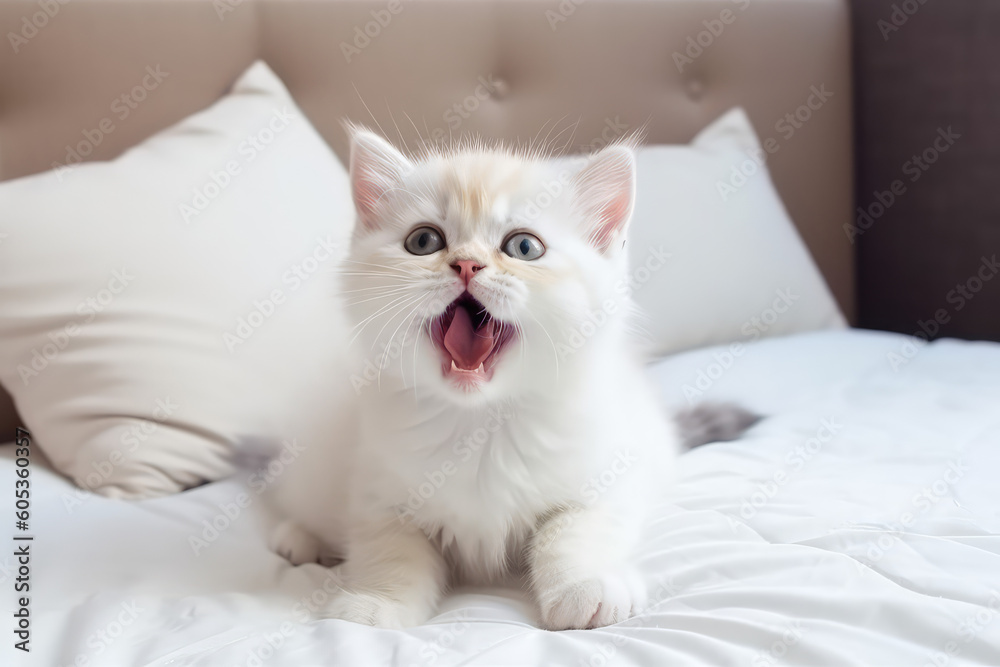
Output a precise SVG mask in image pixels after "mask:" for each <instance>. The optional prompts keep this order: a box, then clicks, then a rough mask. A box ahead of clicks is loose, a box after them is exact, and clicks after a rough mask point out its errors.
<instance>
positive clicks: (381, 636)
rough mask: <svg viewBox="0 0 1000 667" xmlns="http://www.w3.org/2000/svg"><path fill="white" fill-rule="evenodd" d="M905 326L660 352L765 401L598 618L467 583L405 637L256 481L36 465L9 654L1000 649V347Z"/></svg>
mask: <svg viewBox="0 0 1000 667" xmlns="http://www.w3.org/2000/svg"><path fill="white" fill-rule="evenodd" d="M910 340H911V339H909V338H905V337H901V336H896V335H890V334H876V333H870V332H859V331H851V332H829V333H817V334H808V335H800V336H795V337H790V338H783V339H772V340H766V341H760V342H757V343H753V344H750V345H748V346H746V347H745V348H743V353H742V354H739V355H732V353H731V352H729V351H728V350H727V348H712V349H708V350H700V351H696V352H691V353H686V354H683V355H678V356H676V357H674V358H672V359H669V360H667V361H665V362H662V363H660V364H659V365H657V366H655V367H653V368H652V369H651V371H650V372H651V374H652V375H653V376H654V377H655V378H656V380H657V381H658V382H659V384H660V385H661V386H662V388H663V390H664V392H665V394H666V396H667V398H668V399H669V400H671V401H672V402H674V403H676V404H684V403H685V402H686V398H685V396H686V395H687V396H694V395H696V394H699V393H700V394H701V395H702V396H703V398H705V399H713V400H718V399H734V400H738V401H740V402H742V403H744V404H745V405H747V406H749V407H751V408H752V409H754V410H756V411H758V412H761V413H763V414H766V415H767V418H766V419H765V420H764V421H762V422H761V423H760V424H759V425H758V426H756V427H754V428H753V429H752V430H751V431H750V432H749V433H748V434H747V435H746V436H745V437H744V438H743V439H742V440H740V441H738V442H734V443H729V444H717V445H710V446H707V447H704V448H702V449H699V450H695V451H693V452H690V453H688V454H686V455H685V456H684V457H683V459H682V461H681V463H680V470H681V479H680V483H679V485H678V486H676V487H675V488H673V489H667V490H665V494H666V495H665V499H664V500H663V502H662V503H661V505H660V507H659V508H658V511H657V512H656V513H655V516H656V519H655V520H654V521H653V522H652V523H651V524H650V525H649V527H648V533H647V538H646V540H645V544H644V546H643V549H642V553H641V555H640V562H641V566H642V570H643V572H644V573H645V575H646V578H647V580H648V583H649V586H650V591H651V598H652V604H651V606H650V608H649V609H648V610H647V611H646V612H645V613H643V614H642V615H641V616H639V617H637V618H634V619H632V620H630V621H628V622H626V623H622V624H619V625H617V626H612V627H608V628H604V629H601V630H586V631H567V632H559V633H552V632H545V631H541V630H538V629H537V628H536V627H535V623H534V608H533V606H532V605H531V604H530V603H529V601H528V600H527V599H526V598H525V597H524V595H523V594H522V593H521V592H519V591H516V590H504V589H488V590H482V589H479V590H459V591H456V592H455V593H454V594H452V595H451V596H450V597H449V598H448V599H447V600H446V602H445V604H444V606H443V608H442V609H441V611H440V613H439V615H438V616H437V617H435V618H434V619H433V620H432V621H431V623H430V624H428V625H426V626H423V627H419V628H414V629H412V630H407V631H387V630H379V629H374V628H370V627H362V626H359V625H353V624H350V623H345V622H343V621H333V620H313V619H311V618H310V617H309V613H308V607H310V606H315V604H316V603H321V602H322V600H323V599H324V597H326V596H327V595H328V594H329V593H328V591H330V590H335V586H336V578H335V576H334V575H333V574H332V573H331V572H330V571H328V570H325V569H323V568H321V567H319V566H306V567H299V568H295V567H291V566H290V565H288V564H287V563H286V562H284V561H283V560H281V559H280V558H278V557H277V556H274V555H273V554H271V553H269V552H268V551H267V549H266V548H265V546H264V544H263V540H262V538H261V536H260V534H259V531H258V524H257V521H256V519H255V516H254V515H255V513H256V512H258V511H259V509H260V507H259V505H260V503H259V502H258V500H257V498H258V496H257V493H256V489H257V488H259V486H260V485H259V484H256V480H254V482H248V481H247V480H246V479H241V480H230V481H226V482H222V483H216V484H211V485H208V486H205V487H202V488H198V489H195V490H192V491H189V492H186V493H183V494H181V495H178V496H174V497H170V498H165V499H161V500H156V501H149V502H143V503H135V504H127V503H121V502H114V501H108V500H104V499H102V498H98V497H94V496H88V495H83V494H81V493H78V492H76V491H75V490H74V489H73V487H72V486H71V485H70V484H69V483H67V482H66V481H65V480H63V479H62V478H60V477H58V476H56V475H54V474H52V473H50V472H48V471H47V470H45V469H44V468H43V467H42V465H41V464H40V462H38V461H37V460H36V461H35V463H34V469H33V476H32V478H33V487H32V491H33V509H34V512H33V517H32V526H31V533H32V534H34V535H35V541H34V542H33V543H32V547H31V549H32V561H31V567H32V574H31V577H32V579H31V586H32V590H31V613H32V629H31V632H32V635H31V652H30V653H29V654H24V653H22V652H20V651H16V650H14V649H13V644H14V642H15V641H16V639H15V638H14V636H13V634H12V633H11V630H10V629H8V628H12V627H13V622H12V616H11V614H12V613H13V610H14V598H13V584H14V577H16V576H17V574H16V572H15V567H14V565H15V564H14V558H13V556H12V555H11V554H12V551H13V548H10V549H8V548H7V547H3V550H2V552H0V553H2V554H3V555H0V590H2V591H3V598H2V599H3V601H4V602H3V607H4V618H6V619H7V620H6V622H5V626H7V627H5V628H4V630H3V633H2V636H4V637H5V638H6V639H5V640H4V641H3V646H2V649H0V655H2V656H3V658H2V660H0V663H2V664H3V665H31V666H41V665H45V666H48V665H80V666H81V667H84V666H87V665H100V666H104V665H109V666H117V665H158V666H164V667H166V666H171V667H179V666H182V665H212V666H216V665H218V666H228V665H233V666H236V665H240V666H255V665H348V666H351V667H354V666H361V667H363V666H365V665H383V664H385V665H389V664H394V665H423V666H431V665H442V666H443V665H572V666H574V667H577V666H581V667H582V666H590V665H593V666H595V667H597V666H600V665H619V664H622V665H626V664H634V665H683V664H712V665H749V666H752V667H767V666H770V665H779V664H799V665H821V664H825V665H846V664H857V665H914V666H918V667H919V666H922V665H931V666H936V667H947V666H951V665H968V664H980V665H1000V485H998V476H1000V345H997V344H989V343H964V342H958V341H951V340H945V341H940V342H937V343H934V344H932V345H929V346H925V347H922V348H918V347H914V346H913V345H912V343H910V342H909V341H910ZM0 453H2V459H0V494H2V495H3V496H4V497H5V498H8V499H9V498H12V497H13V489H14V465H13V451H12V449H11V448H10V447H3V448H2V449H0ZM240 494H244V495H242V496H241V495H240ZM9 502H10V501H9V500H8V501H5V503H4V505H5V506H7V507H9V505H8V503H9ZM241 505H245V507H241ZM11 515H12V511H11V512H5V513H4V518H3V524H4V527H5V532H10V531H11V530H12V527H11V525H12V523H13V517H12V516H11ZM206 522H207V523H206ZM212 523H214V524H215V526H216V527H215V528H209V527H206V526H211V524H212ZM192 538H195V539H192ZM198 540H202V541H201V542H199V541H198ZM7 544H12V542H10V541H8V542H7ZM196 551H197V553H196Z"/></svg>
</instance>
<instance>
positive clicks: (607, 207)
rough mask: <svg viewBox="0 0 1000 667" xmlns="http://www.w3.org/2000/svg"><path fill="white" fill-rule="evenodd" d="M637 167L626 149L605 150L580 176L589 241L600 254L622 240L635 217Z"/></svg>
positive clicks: (581, 200) (581, 196)
mask: <svg viewBox="0 0 1000 667" xmlns="http://www.w3.org/2000/svg"><path fill="white" fill-rule="evenodd" d="M634 183H635V166H634V161H633V157H632V152H631V151H630V150H629V149H628V148H626V147H624V146H614V147H611V148H609V149H605V150H604V151H602V152H601V153H598V154H597V155H595V156H594V157H593V158H592V162H591V164H590V165H588V166H587V167H586V168H585V169H584V171H583V172H582V173H581V174H580V177H579V181H578V193H579V194H578V196H579V198H580V202H581V204H582V213H583V215H584V216H585V217H586V219H587V221H588V225H589V228H588V230H587V240H588V241H589V242H590V243H591V245H593V246H594V247H595V248H597V249H598V250H599V251H601V252H602V253H603V252H607V250H608V249H609V248H610V247H611V246H612V245H614V244H616V242H617V241H618V240H619V239H620V238H621V236H622V234H623V232H624V231H625V227H626V226H627V225H628V222H629V218H631V217H632V200H633V197H634Z"/></svg>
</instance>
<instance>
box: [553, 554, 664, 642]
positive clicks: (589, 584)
mask: <svg viewBox="0 0 1000 667" xmlns="http://www.w3.org/2000/svg"><path fill="white" fill-rule="evenodd" d="M539 604H540V606H541V611H542V627H543V628H545V629H546V630H573V629H577V630H579V629H584V628H601V627H604V626H605V625H611V624H613V623H621V622H622V621H625V620H628V619H629V618H631V617H632V616H634V615H635V614H638V613H639V612H641V611H642V608H643V606H644V605H645V604H646V587H645V585H644V584H643V583H642V580H641V579H640V577H639V575H638V573H637V572H635V571H634V570H632V569H630V568H629V569H623V570H621V571H618V572H611V573H608V574H605V575H604V576H601V577H594V578H593V579H585V580H583V581H577V582H574V583H571V584H566V585H563V586H558V587H553V588H551V589H550V590H548V591H545V592H542V593H541V594H540V595H539Z"/></svg>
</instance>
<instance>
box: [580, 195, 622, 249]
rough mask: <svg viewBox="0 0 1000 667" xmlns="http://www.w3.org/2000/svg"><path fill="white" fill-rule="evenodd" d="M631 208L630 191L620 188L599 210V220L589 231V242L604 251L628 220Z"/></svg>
mask: <svg viewBox="0 0 1000 667" xmlns="http://www.w3.org/2000/svg"><path fill="white" fill-rule="evenodd" d="M631 208H632V193H631V191H630V190H628V189H622V190H620V191H619V192H618V194H617V195H615V196H614V197H613V198H612V199H611V201H609V202H608V203H607V205H606V206H605V207H604V209H603V210H602V211H601V214H600V218H599V220H600V221H599V222H598V224H597V226H596V227H594V229H593V231H592V232H591V236H590V239H591V243H592V244H593V245H594V246H595V247H596V248H597V249H598V250H600V251H601V252H604V251H606V250H607V249H608V247H609V246H610V245H611V244H612V243H613V242H614V241H615V238H616V237H617V236H618V232H619V231H621V230H622V228H623V227H624V226H625V223H627V222H628V219H629V214H630V212H631Z"/></svg>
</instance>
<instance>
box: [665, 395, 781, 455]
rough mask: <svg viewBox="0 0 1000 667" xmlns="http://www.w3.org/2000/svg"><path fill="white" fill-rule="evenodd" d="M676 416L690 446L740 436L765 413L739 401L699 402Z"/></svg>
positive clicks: (686, 443) (698, 445) (682, 433)
mask: <svg viewBox="0 0 1000 667" xmlns="http://www.w3.org/2000/svg"><path fill="white" fill-rule="evenodd" d="M674 418H675V419H676V421H677V428H678V430H679V431H680V436H681V441H682V442H683V443H684V447H685V448H687V449H694V448H695V447H700V446H701V445H707V444H708V443H710V442H726V441H729V440H736V439H737V438H739V437H740V436H741V435H743V432H744V431H746V430H747V429H748V428H750V427H751V426H753V425H754V424H756V423H757V422H759V421H760V420H761V419H762V417H761V416H760V415H756V414H754V413H752V412H750V411H749V410H745V409H743V408H741V407H740V406H738V405H736V404H735V403H699V404H698V405H696V406H694V407H693V408H687V409H684V410H680V411H678V412H677V413H676V414H675V415H674Z"/></svg>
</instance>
